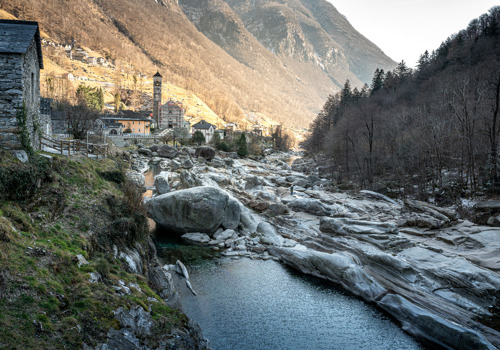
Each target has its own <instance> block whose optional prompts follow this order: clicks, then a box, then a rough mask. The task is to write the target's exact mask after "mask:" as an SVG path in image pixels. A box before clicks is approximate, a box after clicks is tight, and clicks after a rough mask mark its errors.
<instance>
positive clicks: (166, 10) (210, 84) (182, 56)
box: [0, 0, 392, 126]
mask: <svg viewBox="0 0 500 350" xmlns="http://www.w3.org/2000/svg"><path fill="white" fill-rule="evenodd" d="M214 1H215V0H214ZM219 5H220V6H222V5H221V4H218V5H216V6H219ZM214 6H215V5H214ZM0 8H1V9H2V10H4V11H7V12H8V13H10V14H12V15H14V16H16V17H17V18H19V19H24V20H35V21H38V22H39V23H40V26H41V29H42V31H43V32H45V33H46V34H47V35H48V36H49V37H50V38H52V39H53V40H54V41H56V42H58V43H69V42H71V40H72V39H74V40H76V42H77V45H80V46H83V47H85V48H87V49H89V50H92V51H94V52H97V53H99V54H100V55H101V56H103V57H106V58H109V59H111V60H113V61H114V62H115V65H116V67H117V68H118V69H123V68H124V67H127V66H133V67H134V69H135V70H136V71H137V72H141V73H142V74H146V75H148V76H151V75H152V74H154V73H155V72H156V70H159V71H160V72H161V74H162V75H163V77H164V82H167V81H168V82H169V83H171V84H172V85H174V86H178V87H180V88H183V89H185V90H187V91H189V92H190V93H193V94H196V95H197V96H198V97H199V98H200V99H201V100H203V101H204V102H205V103H206V104H207V105H208V107H209V108H210V109H211V110H212V111H213V112H214V113H215V114H217V115H218V116H219V117H221V118H223V119H225V120H236V121H238V120H243V118H244V117H245V114H249V113H260V114H264V115H266V116H267V117H270V118H271V119H273V120H275V121H277V122H280V123H284V124H287V125H289V126H305V125H307V124H308V123H309V122H310V121H311V120H312V118H313V117H314V115H315V114H316V113H317V112H318V111H319V108H320V106H321V104H322V101H324V99H325V98H326V97H327V95H328V94H329V93H331V92H332V91H335V90H337V89H338V88H339V83H338V82H339V81H343V80H344V77H346V76H348V77H351V78H352V79H353V81H354V80H356V79H358V78H356V76H355V74H354V75H353V73H349V72H348V71H345V69H344V68H345V67H347V63H345V62H344V61H345V60H344V61H343V62H344V63H342V66H343V67H344V68H342V70H341V71H342V75H341V76H340V79H338V80H337V81H334V80H335V79H334V80H332V79H331V78H329V77H328V76H327V75H325V73H324V72H323V68H321V65H319V64H316V63H315V64H312V63H311V62H312V61H311V60H310V59H308V60H297V59H295V58H293V57H284V56H283V57H282V56H279V57H278V56H276V55H275V53H273V52H272V51H270V50H269V48H268V47H264V46H263V45H261V44H260V43H259V42H258V41H257V40H256V39H255V38H254V36H253V34H250V32H248V31H246V30H244V33H243V32H242V36H238V35H237V40H236V42H235V45H234V51H230V50H228V52H229V53H228V52H226V51H225V49H227V47H226V48H225V49H223V48H221V46H219V45H217V40H216V38H215V37H210V36H209V38H210V39H211V40H213V41H211V40H210V39H209V38H207V37H206V36H204V35H203V34H202V33H200V32H199V31H198V30H197V28H196V27H195V26H194V25H193V24H192V23H191V22H190V21H189V19H188V18H187V17H186V16H185V15H184V13H183V11H182V10H181V7H180V6H179V5H178V4H177V3H176V2H168V1H163V0H162V1H155V0H146V1H138V0H37V1H34V0H5V1H2V3H1V4H0ZM210 8H212V7H211V6H209V5H207V6H206V7H202V8H201V11H202V12H207V11H208V10H209V9H210ZM218 11H219V10H217V11H214V12H215V13H218ZM224 11H225V13H226V15H227V16H230V17H231V18H232V19H233V22H234V23H235V24H236V26H235V27H234V29H235V30H236V34H237V33H238V31H239V28H243V26H242V20H241V19H240V18H239V17H238V16H237V15H236V14H235V13H234V12H233V11H232V10H231V9H230V8H229V6H227V5H225V8H224ZM224 11H223V12H224ZM225 23H226V19H225V18H224V19H222V20H221V22H220V23H219V24H220V25H222V26H224V25H225ZM284 24H285V25H286V23H284ZM226 29H227V30H228V35H227V36H224V34H225V32H224V31H223V30H222V29H221V32H220V33H219V34H220V37H221V38H222V39H221V40H225V41H228V42H230V34H232V35H236V34H235V32H234V31H233V28H232V27H231V28H226ZM243 29H244V28H243ZM271 30H272V28H271ZM278 39H279V38H278ZM308 45H309V44H308ZM308 52H309V55H310V54H311V51H310V50H309V51H308ZM276 54H277V53H276ZM382 56H383V54H382ZM242 57H243V58H242ZM310 58H311V57H310ZM310 61H311V62H310ZM387 61H388V62H389V64H390V63H391V62H392V61H390V59H388V58H387ZM339 62H340V61H339ZM56 65H57V63H56ZM339 72H340V71H339ZM89 74H90V73H89ZM346 74H347V75H346ZM111 80H112V77H110V82H111Z"/></svg>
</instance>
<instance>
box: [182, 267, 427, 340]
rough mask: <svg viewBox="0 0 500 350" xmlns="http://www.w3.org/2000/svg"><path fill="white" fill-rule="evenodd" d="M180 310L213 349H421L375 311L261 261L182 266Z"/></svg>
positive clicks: (312, 280)
mask: <svg viewBox="0 0 500 350" xmlns="http://www.w3.org/2000/svg"><path fill="white" fill-rule="evenodd" d="M188 270H189V272H190V277H191V284H192V285H193V288H194V289H195V291H196V292H197V293H198V295H197V296H194V295H192V294H189V293H187V292H183V293H181V298H182V304H183V310H184V312H185V313H186V314H187V315H188V316H189V317H190V318H192V319H194V320H195V321H196V322H198V323H199V324H200V326H201V328H202V330H203V334H204V336H205V337H207V338H208V339H209V344H210V346H211V347H212V348H213V349H216V350H223V349H241V350H246V349H248V350H250V349H252V350H255V349H318V350H319V349H346V350H348V349H388V350H389V349H391V350H392V349H398V350H404V349H422V348H421V347H420V346H419V344H418V343H417V342H416V341H415V340H414V339H413V338H411V337H410V336H408V335H407V334H405V333H404V332H403V331H402V330H401V329H400V328H398V326H396V325H395V324H394V323H393V322H392V321H391V320H389V319H388V318H387V317H385V316H384V315H383V314H382V313H381V312H379V311H377V310H376V309H375V308H373V307H372V306H370V305H368V304H366V303H364V302H363V301H361V300H359V299H357V298H355V297H352V296H347V295H345V294H344V293H342V292H340V291H339V290H337V289H335V288H334V287H333V286H332V285H329V284H326V283H325V282H323V281H321V280H319V279H316V278H312V277H308V276H303V275H301V274H298V273H296V272H294V271H292V270H290V269H288V268H285V267H283V266H282V265H280V264H279V263H277V262H275V261H272V260H269V261H261V260H251V259H240V260H231V259H222V260H221V259H216V260H211V261H204V262H202V263H197V264H191V265H188Z"/></svg>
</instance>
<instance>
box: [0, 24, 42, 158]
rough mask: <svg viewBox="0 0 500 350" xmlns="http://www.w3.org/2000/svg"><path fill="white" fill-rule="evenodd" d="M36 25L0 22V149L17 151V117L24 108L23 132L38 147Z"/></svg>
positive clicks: (38, 75)
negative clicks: (25, 132) (24, 131)
mask: <svg viewBox="0 0 500 350" xmlns="http://www.w3.org/2000/svg"><path fill="white" fill-rule="evenodd" d="M41 55H42V51H41V46H40V32H39V29H38V23H37V22H27V21H8V20H0V147H4V148H8V149H20V148H22V147H21V141H20V132H21V130H22V129H24V127H21V126H20V125H18V117H17V116H18V115H19V113H21V109H22V107H23V105H24V112H25V115H26V122H25V130H26V131H27V132H28V133H29V137H30V141H31V145H32V147H33V148H34V149H37V147H38V138H39V135H40V134H41V133H42V132H44V130H43V128H42V126H41V125H40V69H43V61H42V56H41Z"/></svg>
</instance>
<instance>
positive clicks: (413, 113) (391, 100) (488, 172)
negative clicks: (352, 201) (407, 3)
mask: <svg viewBox="0 0 500 350" xmlns="http://www.w3.org/2000/svg"><path fill="white" fill-rule="evenodd" d="M499 23H500V7H494V8H492V9H491V10H490V12H489V14H485V15H483V16H481V17H480V18H478V19H475V20H473V21H472V22H471V23H470V24H469V26H468V28H467V29H465V30H462V31H460V32H459V33H458V34H456V35H453V36H451V37H449V38H448V39H447V40H446V41H444V42H443V44H442V45H441V46H440V47H439V48H438V49H436V50H435V51H433V52H432V53H431V54H429V53H428V52H425V53H423V54H422V55H421V57H420V60H419V63H418V68H417V69H416V70H414V71H413V70H411V69H409V68H408V67H406V66H405V65H404V64H399V65H398V66H397V68H396V69H395V70H393V71H388V72H385V71H384V70H377V71H376V72H375V75H374V77H373V80H372V84H371V89H370V90H367V91H358V90H353V89H352V87H351V86H349V85H348V84H346V85H345V86H344V88H343V90H342V91H341V92H340V93H339V94H336V95H331V96H330V97H329V98H328V100H327V102H326V103H325V105H324V107H323V110H322V111H321V113H319V114H318V116H317V118H316V119H315V121H314V122H313V124H312V125H311V134H310V135H309V137H308V139H307V141H306V142H305V143H304V147H305V148H306V149H307V150H309V151H311V152H314V153H316V152H324V153H325V154H326V155H327V157H328V158H329V159H330V164H331V166H332V167H331V168H330V171H331V173H332V174H333V175H334V177H335V178H336V179H337V180H338V181H344V180H346V179H352V180H356V181H357V182H359V183H360V184H362V185H364V186H366V185H369V186H372V187H373V186H375V187H376V186H379V185H381V182H383V183H384V185H383V186H379V187H380V188H384V189H387V188H389V190H390V189H393V190H396V191H397V193H396V194H399V192H400V191H404V192H405V193H408V192H409V193H413V192H417V193H419V194H421V195H422V196H423V197H427V196H429V195H432V196H435V197H436V199H437V200H439V199H441V200H450V199H452V198H453V197H454V196H461V195H464V194H467V193H469V194H473V193H484V191H493V193H497V192H498V190H499V186H498V185H499V183H498V181H499V172H498V171H499V169H498V164H499V162H498V147H499V142H498V140H499V127H500V121H499V119H498V118H499V110H500V26H499ZM374 183H375V184H377V185H374ZM403 194H404V193H403Z"/></svg>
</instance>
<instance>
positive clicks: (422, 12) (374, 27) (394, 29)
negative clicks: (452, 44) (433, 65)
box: [328, 0, 500, 67]
mask: <svg viewBox="0 0 500 350" xmlns="http://www.w3.org/2000/svg"><path fill="white" fill-rule="evenodd" d="M328 1H330V2H331V3H332V4H333V6H335V7H336V8H337V10H338V11H339V12H340V13H342V14H343V15H344V16H346V17H347V19H348V20H349V22H350V23H351V24H352V25H353V27H354V28H356V30H357V31H359V32H360V33H361V34H363V35H364V36H365V37H367V38H368V39H370V40H371V41H372V42H373V43H375V44H376V45H377V46H378V47H380V48H381V49H382V51H384V52H385V54H386V55H388V56H389V57H391V58H392V59H393V60H394V61H396V62H401V60H405V62H406V63H407V64H408V65H409V66H411V67H414V66H415V64H416V62H417V60H418V58H419V56H420V55H421V54H422V53H424V51H425V50H429V52H432V50H435V49H437V48H438V47H439V45H441V43H442V42H443V41H444V40H446V38H448V37H449V36H450V35H451V34H453V33H457V32H458V31H460V30H461V29H465V28H466V27H467V25H468V24H469V22H470V21H471V20H473V19H474V18H477V17H479V16H480V15H482V14H483V13H486V12H488V10H489V9H490V8H492V7H493V6H495V5H500V0H497V1H493V0H455V1H453V0H328Z"/></svg>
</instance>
